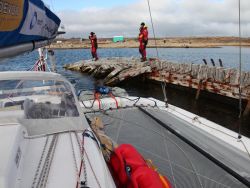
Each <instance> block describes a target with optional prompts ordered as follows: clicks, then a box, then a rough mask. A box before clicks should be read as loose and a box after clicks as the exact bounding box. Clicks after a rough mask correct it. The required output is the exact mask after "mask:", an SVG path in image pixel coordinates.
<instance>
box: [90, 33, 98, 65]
mask: <svg viewBox="0 0 250 188" xmlns="http://www.w3.org/2000/svg"><path fill="white" fill-rule="evenodd" d="M89 39H90V42H91V54H92V58H93V59H94V60H95V61H97V60H98V59H99V58H98V56H97V48H98V44H97V37H96V35H95V33H94V32H91V33H90V36H89Z"/></svg>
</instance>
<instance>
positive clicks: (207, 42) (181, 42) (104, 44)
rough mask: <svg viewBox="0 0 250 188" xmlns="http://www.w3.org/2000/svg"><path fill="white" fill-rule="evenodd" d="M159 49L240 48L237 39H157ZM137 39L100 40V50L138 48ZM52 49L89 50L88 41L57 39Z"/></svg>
mask: <svg viewBox="0 0 250 188" xmlns="http://www.w3.org/2000/svg"><path fill="white" fill-rule="evenodd" d="M241 43H242V47H250V38H242V39H241ZM156 45H157V48H221V47H223V46H239V41H238V38H237V37H176V38H158V39H156ZM156 45H155V40H154V39H149V42H148V46H147V47H148V48H155V47H156ZM138 46H139V43H138V41H137V39H135V38H128V39H125V41H124V42H116V43H114V42H113V41H112V39H102V38H101V39H98V47H99V48H138ZM48 47H49V48H51V49H88V48H90V42H89V40H88V39H83V40H82V39H80V38H76V39H63V38H61V39H59V38H58V39H56V40H55V41H54V42H53V43H52V44H51V45H50V46H48Z"/></svg>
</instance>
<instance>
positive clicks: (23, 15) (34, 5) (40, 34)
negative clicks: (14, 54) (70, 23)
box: [0, 0, 61, 48]
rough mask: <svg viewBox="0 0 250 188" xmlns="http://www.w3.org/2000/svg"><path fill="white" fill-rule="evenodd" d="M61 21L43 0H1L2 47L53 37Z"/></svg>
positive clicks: (0, 35) (0, 30)
mask: <svg viewBox="0 0 250 188" xmlns="http://www.w3.org/2000/svg"><path fill="white" fill-rule="evenodd" d="M60 22H61V21H60V19H59V18H58V17H57V16H56V15H55V14H54V13H53V12H51V11H50V10H49V9H48V8H47V7H46V6H45V5H44V3H43V2H42V1H41V0H0V48H3V47H7V46H12V45H18V44H22V43H27V42H31V41H41V40H48V39H53V38H55V37H56V35H57V31H58V28H59V25H60Z"/></svg>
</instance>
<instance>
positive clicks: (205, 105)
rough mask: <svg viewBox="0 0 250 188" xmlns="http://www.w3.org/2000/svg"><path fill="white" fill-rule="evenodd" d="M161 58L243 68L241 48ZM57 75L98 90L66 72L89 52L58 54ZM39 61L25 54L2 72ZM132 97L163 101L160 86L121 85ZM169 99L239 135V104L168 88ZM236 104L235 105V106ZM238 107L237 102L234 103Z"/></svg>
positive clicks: (164, 51) (112, 52)
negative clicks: (64, 67) (240, 57)
mask: <svg viewBox="0 0 250 188" xmlns="http://www.w3.org/2000/svg"><path fill="white" fill-rule="evenodd" d="M147 53H148V57H156V55H157V52H156V49H153V48H152V49H148V50H147ZM158 54H159V58H160V59H166V60H170V61H174V62H177V63H178V62H179V63H195V64H203V61H202V59H206V60H207V62H208V63H210V64H211V62H210V59H211V58H212V59H214V61H215V63H216V65H219V62H218V60H219V59H221V60H222V62H223V66H224V67H234V68H237V67H238V66H239V48H238V47H222V48H159V49H158ZM55 55H56V62H57V72H58V73H60V74H62V75H63V76H65V77H66V78H67V79H69V80H70V82H71V83H72V84H74V85H75V88H76V90H80V89H83V90H93V89H94V87H95V83H96V81H95V79H94V78H92V77H91V76H89V75H87V74H82V73H78V72H72V71H67V70H64V69H63V65H64V64H68V63H74V62H77V61H79V60H87V59H90V58H91V54H90V50H89V49H75V50H69V49H68V50H67V49H66V50H55ZM98 55H99V56H100V57H101V58H102V57H132V56H133V57H139V53H138V49H136V48H122V49H98ZM37 59H38V52H37V51H33V52H30V53H26V54H22V55H19V56H16V57H13V58H8V59H3V60H0V71H14V70H19V71H20V70H28V69H29V68H31V67H32V66H33V65H34V63H35V62H36V60H37ZM242 69H243V70H244V71H250V48H242ZM121 87H123V88H125V89H126V90H127V91H128V92H129V94H130V95H137V96H144V97H155V98H157V99H161V100H162V99H163V95H162V91H161V88H160V86H159V85H154V84H148V83H147V84H144V85H142V84H140V86H138V84H132V83H127V84H123V85H121ZM167 97H168V101H169V103H170V104H173V105H176V106H178V107H181V108H184V109H186V110H188V111H191V112H193V113H195V114H198V115H200V116H203V117H205V118H207V119H209V120H211V121H214V122H216V123H219V124H221V125H223V126H225V127H227V128H229V129H231V130H234V131H236V132H238V129H239V120H238V114H239V110H238V108H237V104H230V102H229V103H223V102H221V101H218V100H211V99H209V98H207V97H205V96H204V97H203V94H202V93H201V97H200V99H199V100H198V101H195V99H194V98H195V94H194V93H193V92H187V91H185V90H179V89H173V88H171V87H167ZM232 103H233V102H232ZM234 103H235V102H234ZM241 131H242V134H244V135H246V136H248V137H250V118H246V119H244V120H243V123H242V126H241Z"/></svg>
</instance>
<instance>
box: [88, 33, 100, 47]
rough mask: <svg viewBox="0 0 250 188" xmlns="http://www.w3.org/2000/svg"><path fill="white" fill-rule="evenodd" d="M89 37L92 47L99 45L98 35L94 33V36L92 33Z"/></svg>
mask: <svg viewBox="0 0 250 188" xmlns="http://www.w3.org/2000/svg"><path fill="white" fill-rule="evenodd" d="M89 39H90V42H91V46H92V48H97V47H98V45H97V38H96V35H92V36H91V35H90V36H89Z"/></svg>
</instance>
